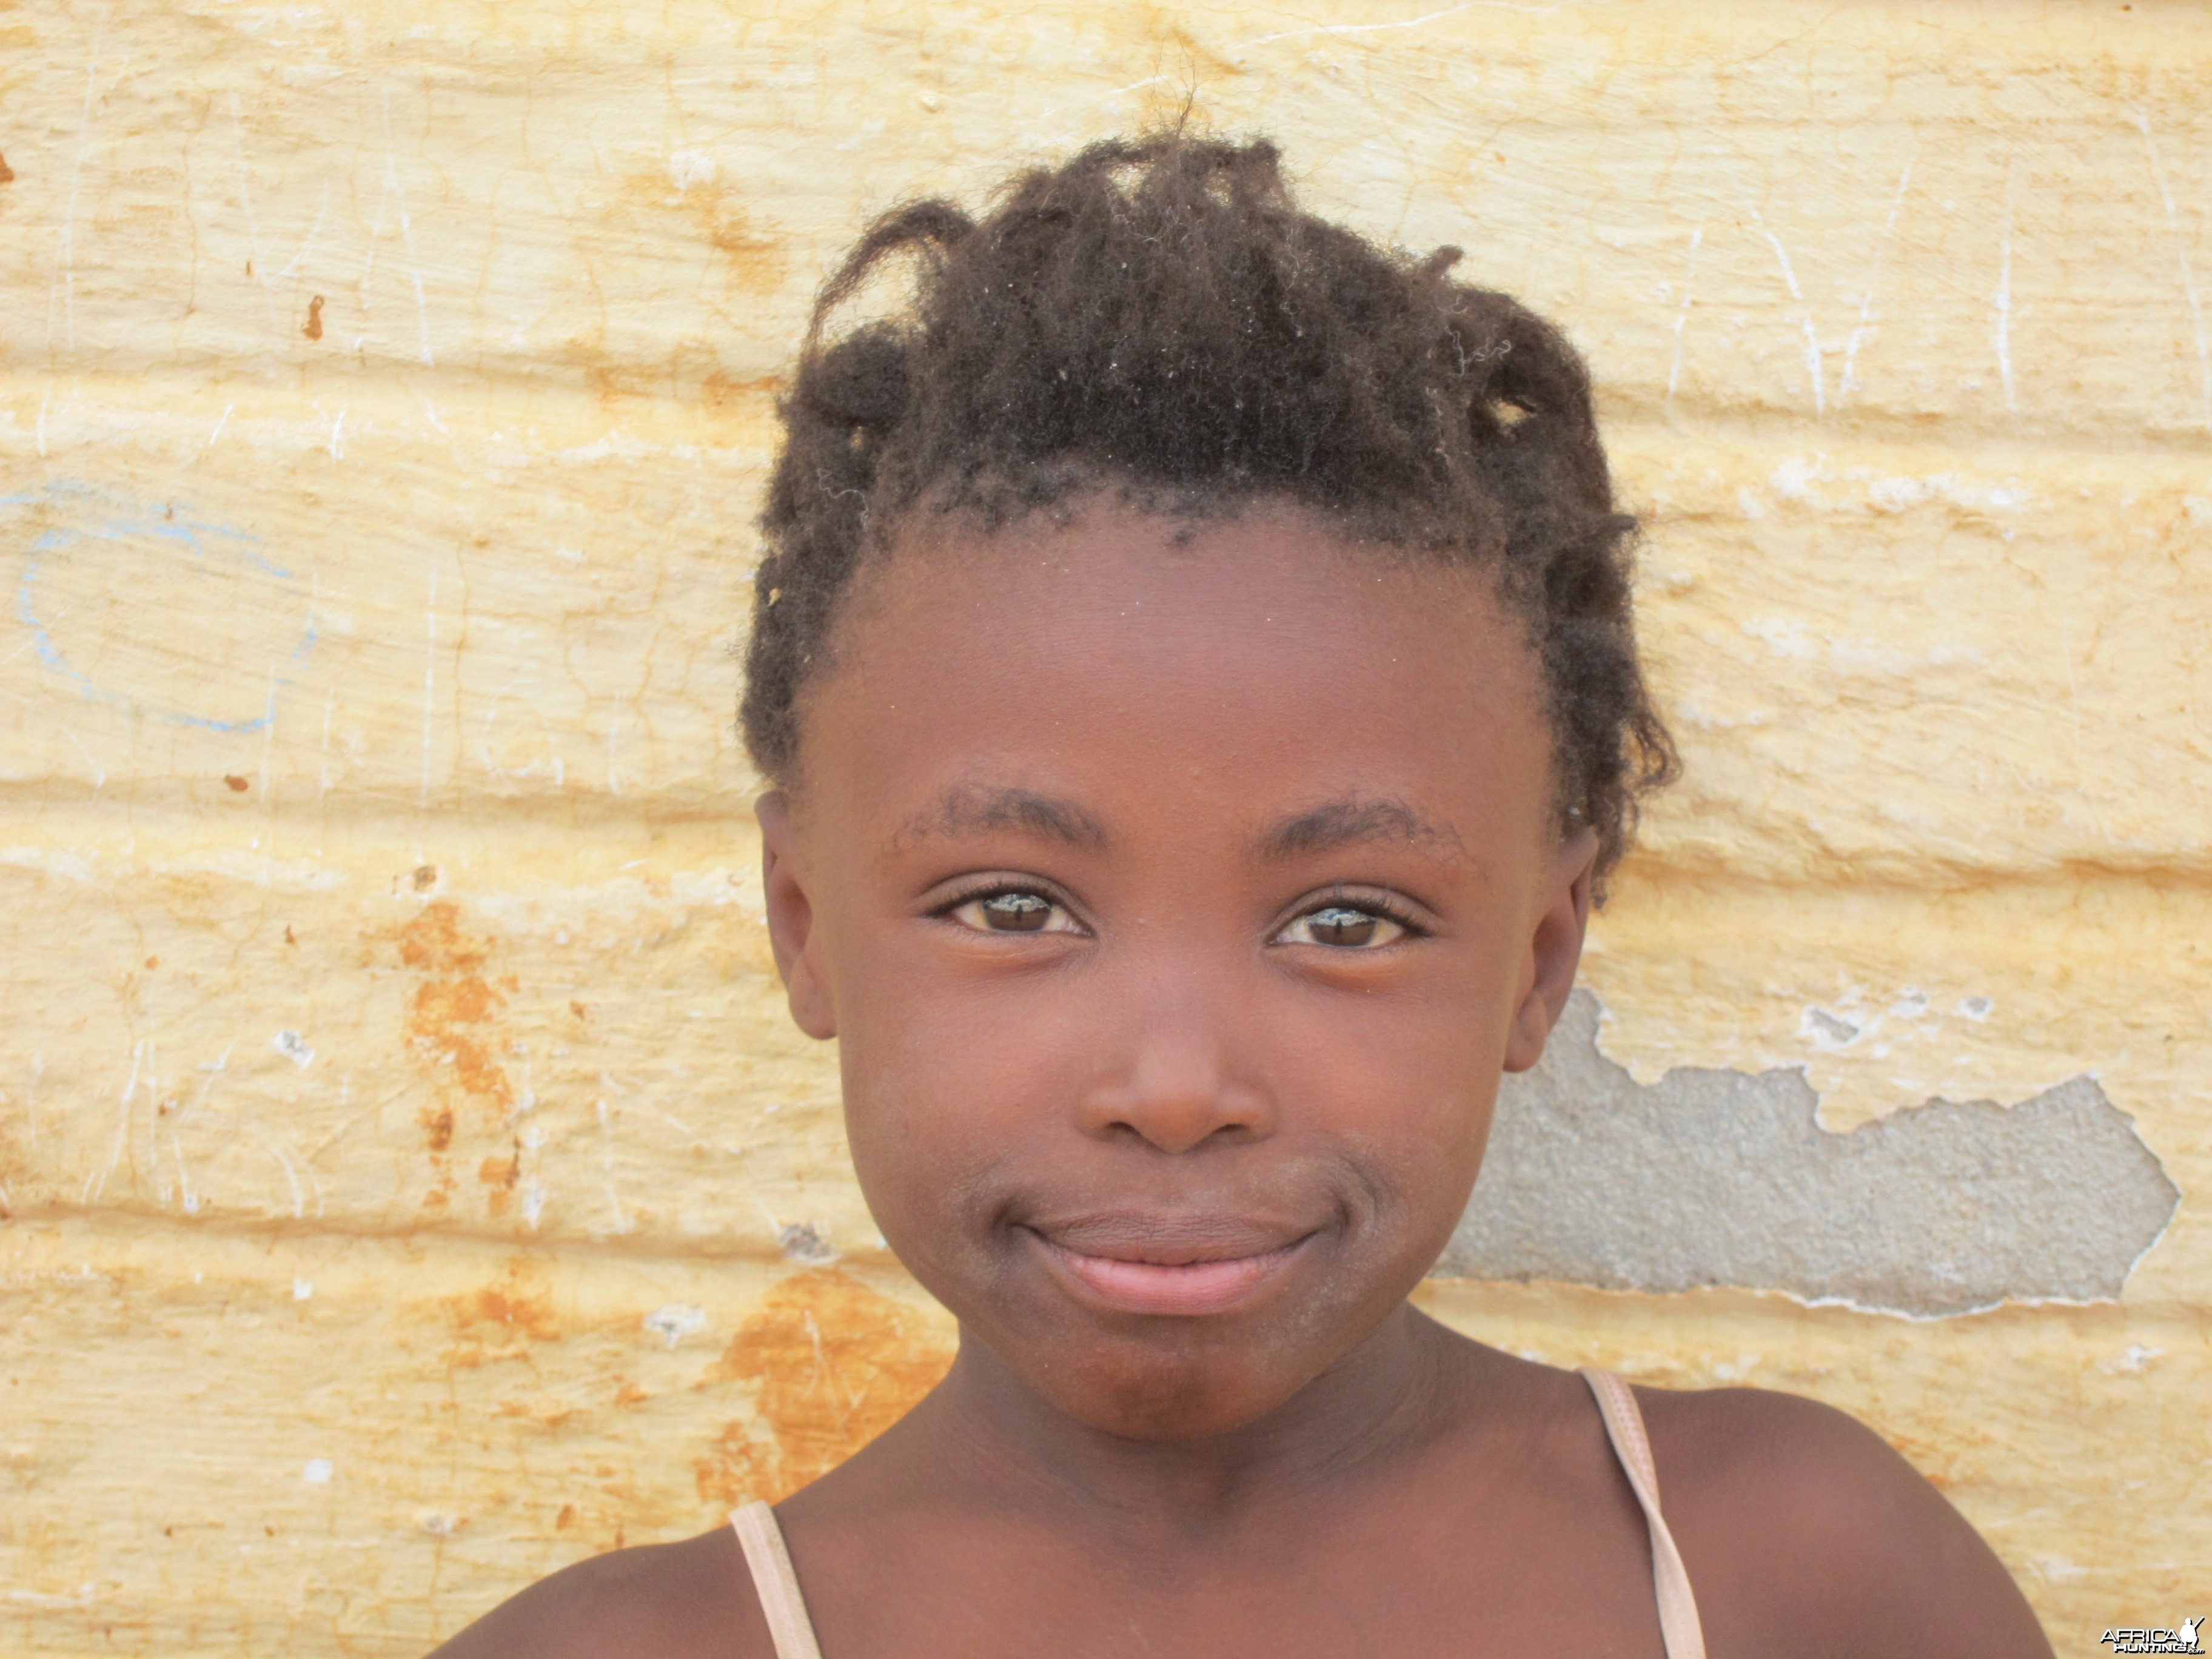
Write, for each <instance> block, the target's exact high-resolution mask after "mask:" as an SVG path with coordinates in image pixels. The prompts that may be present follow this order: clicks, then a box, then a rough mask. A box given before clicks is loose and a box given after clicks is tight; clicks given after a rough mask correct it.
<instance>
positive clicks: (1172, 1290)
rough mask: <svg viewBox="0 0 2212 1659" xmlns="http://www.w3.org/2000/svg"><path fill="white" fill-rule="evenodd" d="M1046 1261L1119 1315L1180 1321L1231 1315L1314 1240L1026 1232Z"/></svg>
mask: <svg viewBox="0 0 2212 1659" xmlns="http://www.w3.org/2000/svg"><path fill="white" fill-rule="evenodd" d="M1027 1231H1030V1234H1031V1236H1032V1237H1035V1238H1036V1240H1037V1242H1038V1243H1040V1244H1042V1246H1043V1247H1044V1250H1045V1253H1046V1255H1048V1257H1049V1258H1050V1259H1051V1260H1052V1261H1054V1263H1055V1264H1056V1265H1057V1266H1059V1267H1060V1268H1061V1269H1062V1270H1063V1271H1064V1272H1065V1273H1066V1274H1067V1275H1068V1276H1069V1277H1070V1278H1072V1279H1074V1280H1075V1282H1076V1283H1077V1285H1079V1286H1080V1287H1081V1288H1082V1290H1083V1291H1085V1293H1086V1298H1085V1299H1087V1300H1092V1301H1096V1302H1098V1303H1103V1304H1105V1305H1106V1306H1108V1307H1109V1308H1112V1309H1114V1310H1116V1311H1118V1312H1122V1313H1138V1314H1153V1315H1167V1316H1183V1317H1190V1316H1197V1315H1203V1314H1218V1313H1228V1312H1231V1311H1232V1310H1235V1309H1236V1308H1237V1307H1238V1306H1239V1305H1240V1304H1244V1303H1247V1302H1249V1301H1251V1300H1252V1299H1253V1298H1254V1297H1256V1296H1258V1295H1259V1294H1260V1293H1261V1291H1264V1290H1265V1289H1266V1287H1267V1285H1269V1284H1270V1283H1271V1282H1273V1280H1274V1279H1277V1278H1279V1276H1280V1275H1281V1274H1282V1273H1283V1272H1284V1270H1285V1269H1286V1268H1287V1267H1289V1266H1290V1265H1291V1261H1293V1260H1294V1259H1295V1258H1296V1257H1297V1255H1299V1254H1300V1253H1301V1252H1302V1251H1303V1250H1304V1248H1305V1246H1306V1244H1307V1243H1309V1242H1310V1240H1311V1239H1312V1237H1314V1235H1312V1234H1311V1233H1308V1234H1305V1235H1304V1236H1303V1237H1297V1238H1294V1239H1292V1240H1291V1241H1290V1242H1289V1243H1284V1244H1277V1245H1273V1246H1272V1247H1270V1248H1265V1249H1249V1248H1242V1247H1240V1246H1239V1244H1237V1243H1230V1242H1228V1241H1220V1240H1217V1241H1211V1242H1201V1241H1199V1240H1195V1239H1182V1240H1177V1239H1176V1238H1174V1237H1158V1238H1152V1239H1145V1240H1141V1241H1139V1240H1138V1239H1135V1238H1129V1239H1127V1240H1121V1239H1116V1240H1113V1241H1111V1242H1109V1241H1108V1240H1105V1239H1100V1240H1097V1242H1095V1243H1094V1242H1093V1241H1092V1240H1091V1239H1090V1238H1086V1237H1081V1235H1082V1233H1083V1232H1084V1231H1088V1230H1082V1229H1079V1230H1075V1231H1076V1233H1077V1237H1079V1238H1081V1243H1082V1244H1083V1245H1088V1246H1089V1248H1088V1249H1085V1248H1081V1247H1079V1244H1077V1243H1071V1242H1068V1240H1067V1238H1066V1236H1063V1237H1051V1236H1050V1235H1048V1234H1047V1233H1044V1232H1042V1231H1037V1230H1035V1229H1030V1230H1027Z"/></svg>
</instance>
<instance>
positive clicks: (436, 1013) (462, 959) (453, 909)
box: [398, 871, 521, 1215]
mask: <svg viewBox="0 0 2212 1659" xmlns="http://www.w3.org/2000/svg"><path fill="white" fill-rule="evenodd" d="M421 873H422V872H419V871H418V872H416V874H417V876H418V877H419V876H420V875H421ZM432 878H433V879H434V880H435V872H433V877H432ZM419 885H420V882H419V881H418V886H419ZM398 943H399V959H400V961H401V962H402V963H404V964H405V965H406V966H407V967H408V968H410V969H413V970H414V971H415V972H416V973H418V974H420V975H422V980H421V981H420V982H419V983H418V984H417V985H416V987H415V992H414V994H413V995H412V996H411V997H410V999H409V1000H408V1003H407V1012H406V1014H405V1017H404V1021H403V1030H404V1032H405V1034H406V1038H407V1042H408V1046H409V1047H410V1048H412V1049H413V1050H414V1052H415V1054H416V1058H417V1059H418V1060H421V1062H422V1064H423V1066H425V1067H426V1068H428V1071H429V1073H430V1076H431V1078H432V1079H433V1082H434V1085H435V1091H436V1092H435V1096H434V1097H433V1098H432V1099H431V1100H430V1101H429V1102H428V1103H426V1104H425V1105H424V1106H423V1107H422V1109H421V1110H420V1111H419V1112H417V1114H416V1118H417V1121H419V1122H420V1123H421V1124H422V1134H423V1144H424V1146H425V1147H426V1148H427V1150H428V1152H429V1153H430V1155H431V1162H432V1166H433V1168H434V1169H435V1171H436V1179H435V1182H434V1184H433V1185H432V1187H431V1188H430V1190H429V1192H428V1193H427V1194H424V1196H423V1200H422V1201H423V1204H424V1206H426V1207H428V1208H429V1209H433V1210H444V1209H447V1207H449V1206H451V1204H452V1202H453V1167H452V1164H451V1161H450V1160H449V1158H447V1153H449V1152H451V1151H452V1150H453V1140H454V1137H455V1135H456V1134H457V1133H459V1132H460V1130H461V1128H462V1127H463V1125H464V1122H465V1121H473V1122H474V1123H476V1124H477V1125H478V1126H481V1127H488V1128H492V1129H495V1130H498V1131H501V1133H505V1131H506V1129H507V1121H508V1118H509V1116H510V1115H511V1114H512V1112H513V1109H514V1085H513V1083H512V1082H511V1081H509V1079H508V1078H507V1073H506V1071H505V1069H504V1068H503V1067H501V1065H500V1063H499V1061H498V1060H496V1059H495V1057H494V1056H495V1052H496V1049H497V1046H498V1043H499V1041H500V1036H499V1030H500V1015H501V1011H502V1010H503V1009H504V1008H505V1007H506V1006H507V997H506V996H505V995H504V994H502V993H506V992H512V991H513V990H514V989H515V988H516V987H517V983H518V981H516V979H515V976H514V975H512V974H507V975H503V976H501V978H500V979H499V980H498V981H497V982H496V983H495V982H494V981H493V980H492V979H491V978H490V976H489V963H490V961H491V955H492V951H493V950H494V949H495V947H496V946H497V945H498V943H499V941H498V940H497V939H492V938H490V937H488V936H479V935H477V934H474V933H470V932H468V931H467V930H466V929H465V928H464V927H462V926H461V921H460V907H459V905H457V904H456V903H454V902H453V901H452V900H451V899H435V900H433V901H431V902H429V903H428V904H426V905H424V906H423V907H422V914H421V915H417V916H416V918H415V920H414V921H410V923H408V924H407V926H406V927H403V928H402V929H400V931H399V934H398ZM464 1114H465V1117H464ZM506 1139H507V1147H506V1149H505V1152H503V1153H495V1154H494V1155H493V1156H491V1157H489V1158H485V1159H484V1160H483V1163H482V1164H480V1165H479V1166H478V1168H477V1179H478V1181H479V1182H481V1183H482V1184H483V1186H484V1187H486V1188H489V1196H488V1205H489V1209H490V1212H491V1213H492V1214H494V1215H503V1214H504V1213H506V1212H507V1208H508V1207H509V1206H510V1204H511V1203H512V1200H513V1188H514V1185H515V1182H516V1181H517V1180H518V1179H519V1178H520V1175H521V1150H520V1146H518V1145H516V1143H515V1142H514V1140H513V1136H512V1135H511V1134H508V1135H506Z"/></svg>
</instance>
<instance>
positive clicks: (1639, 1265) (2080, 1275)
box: [1437, 991, 2181, 1318]
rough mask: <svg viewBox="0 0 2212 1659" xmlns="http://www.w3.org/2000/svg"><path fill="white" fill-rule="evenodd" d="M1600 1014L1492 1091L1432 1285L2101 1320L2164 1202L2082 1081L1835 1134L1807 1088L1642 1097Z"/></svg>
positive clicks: (1726, 1076)
mask: <svg viewBox="0 0 2212 1659" xmlns="http://www.w3.org/2000/svg"><path fill="white" fill-rule="evenodd" d="M1600 1014H1601V1009H1600V1007H1599V1005H1598V1001H1597V999H1596V998H1595V996H1593V995H1592V994H1590V993H1589V992H1588V991H1577V992H1576V993H1575V994H1574V995H1573V997H1572V998H1571V1000H1569V1002H1568V1005H1567V1012H1566V1015H1565V1018H1564V1019H1563V1020H1562V1021H1561V1022H1560V1024H1559V1029H1558V1030H1556V1031H1555V1032H1553V1036H1552V1042H1551V1044H1550V1047H1549V1048H1547V1050H1546V1052H1545V1056H1544V1060H1543V1063H1542V1064H1541V1065H1540V1066H1538V1067H1537V1068H1536V1069H1535V1070H1534V1071H1532V1072H1530V1073H1527V1074H1526V1075H1525V1076H1522V1077H1518V1078H1509V1079H1507V1080H1506V1086H1505V1089H1504V1091H1503V1093H1502V1094H1501V1096H1500V1097H1499V1100H1498V1120H1497V1125H1496V1127H1495V1128H1494V1129H1493V1130H1492V1135H1491V1143H1490V1152H1489V1156H1488V1158H1487V1160H1486V1162H1485V1164H1484V1165H1483V1171H1482V1178H1481V1179H1480V1181H1479V1182H1477V1183H1476V1185H1475V1190H1474V1200H1472V1201H1471V1202H1470V1203H1469V1205H1468V1211H1467V1214H1466V1216H1465V1217H1464V1218H1462V1220H1461V1222H1460V1225H1459V1227H1458V1230H1457V1231H1455V1233H1454V1234H1453V1235H1452V1242H1451V1244H1450V1246H1449V1249H1447V1250H1446V1251H1445V1253H1444V1256H1443V1261H1441V1262H1439V1263H1438V1265H1437V1273H1439V1274H1444V1275H1453V1276H1461V1277H1466V1278H1470V1279H1559V1280H1565V1281H1568V1282H1570V1283H1574V1284H1582V1285H1595V1286H1597V1287H1599V1288H1600V1289H1604V1290H1620V1291H1686V1290H1692V1289H1697V1288H1699V1287H1703V1286H1708V1285H1733V1286H1737V1287H1740V1288H1743V1289H1747V1290H1766V1291H1784V1292H1785V1293H1787V1294H1788V1295H1790V1296H1794V1297H1799V1298H1800V1299H1802V1300H1803V1301H1807V1302H1812V1303H1842V1304H1848V1305H1850V1306H1853V1307H1857V1308H1862V1309H1866V1310H1874V1311H1879V1312H1883V1313H1894V1314H1904V1315H1907V1316H1914V1317H1920V1318H1928V1317H1941V1316H1948V1315H1954V1314H1964V1313H1972V1312H1975V1311H1977V1310H1982V1309H1986V1308H1993V1307H1996V1306H1997V1305H1999V1304H2002V1303H2006V1302H2074V1303H2089V1302H2112V1301H2117V1300H2118V1297H2119V1295H2120V1291H2121V1289H2122V1287H2123V1286H2124V1285H2125V1284H2126V1282H2127V1278H2128V1274H2129V1272H2130V1270H2131V1269H2132V1268H2133V1267H2134V1266H2135V1264H2136V1261H2138V1260H2139V1259H2141V1257H2142V1255H2143V1254H2144V1252H2146V1251H2147V1250H2148V1249H2150V1247H2151V1246H2152V1245H2153V1244H2154V1243H2156V1242H2157V1240H2158V1238H2159V1237H2160V1234H2161V1233H2162V1232H2163V1231H2165V1228H2166V1223H2167V1222H2168V1221H2169V1220H2170V1219H2171V1218H2172V1215H2173V1212H2174V1209H2175V1206H2177V1205H2178V1204H2179V1201H2180V1196H2181V1194H2180V1190H2179V1188H2177V1187H2176V1186H2175V1185H2174V1183H2173V1182H2172V1180H2171V1179H2170V1178H2169V1177H2168V1176H2167V1175H2166V1170H2165V1169H2164V1168H2163V1166H2161V1165H2160V1163H2159V1161H2158V1158H2156V1157H2155V1156H2154V1154H2153V1153H2152V1152H2151V1150H2150V1149H2149V1148H2148V1146H2144V1145H2143V1143H2142V1139H2141V1138H2140V1137H2138V1136H2137V1135H2136V1132H2135V1126H2134V1121H2133V1120H2132V1119H2130V1117H2129V1116H2128V1115H2126V1114H2125V1113H2124V1112H2122V1111H2120V1110H2119V1109H2118V1108H2116V1107H2115V1106H2114V1105H2113V1104H2112V1102H2111V1101H2109V1100H2107V1099H2106V1097H2105V1092H2104V1091H2103V1089H2101V1088H2100V1086H2099V1085H2097V1083H2096V1082H2095V1081H2094V1080H2093V1079H2090V1078H2087V1077H2077V1078H2074V1079H2069V1080H2068V1081H2067V1082H2064V1083H2062V1084H2060V1085H2057V1087H2056V1088H2052V1089H2047V1090H2045V1091H2043V1092H2042V1093H2041V1094H2039V1095H2037V1096H2036V1097H2034V1098H2033V1099H2032V1100H2028V1101H2024V1102H2022V1103H2020V1104H2019V1105H2016V1106H2011V1107H2000V1106H1997V1105H1995V1104H1993V1103H1990V1102H1988V1101H1968V1102H1964V1103H1961V1102H1957V1101H1948V1100H1931V1101H1929V1102H1928V1103H1925V1104H1924V1105H1920V1106H1914V1107H1909V1108H1907V1109H1904V1110H1902V1111H1899V1112H1895V1113H1893V1114H1891V1115H1889V1116H1887V1117H1884V1118H1879V1119H1876V1120H1875V1121H1871V1122H1868V1123H1863V1124H1861V1125H1860V1126H1859V1127H1857V1128H1856V1129H1854V1130H1852V1131H1851V1132H1850V1133H1848V1134H1832V1133H1828V1132H1827V1131H1826V1130H1824V1129H1822V1128H1821V1127H1820V1122H1819V1118H1818V1113H1819V1109H1820V1097H1818V1096H1817V1095H1816V1094H1814V1091H1813V1090H1812V1088H1811V1086H1810V1085H1808V1084H1807V1082H1806V1081H1805V1078H1804V1075H1803V1073H1802V1072H1798V1071H1795V1070H1791V1071H1769V1072H1762V1073H1755V1074H1754V1073H1747V1072H1731V1071H1711V1070H1704V1069H1699V1068H1694V1067H1687V1066H1684V1067H1678V1068H1676V1069H1675V1070H1673V1071H1670V1072H1668V1073H1667V1074H1666V1076H1664V1077H1663V1078H1662V1079H1660V1080H1659V1081H1658V1082H1657V1083H1656V1084H1651V1085H1644V1084H1640V1083H1638V1082H1637V1081H1636V1079H1634V1078H1633V1077H1632V1076H1631V1075H1630V1074H1629V1073H1628V1071H1627V1069H1626V1067H1624V1066H1619V1065H1616V1064H1615V1063H1614V1062H1613V1060H1609V1059H1607V1057H1606V1056H1605V1055H1604V1054H1601V1052H1600V1051H1599V1049H1598V1046H1597V1028H1598V1019H1599V1017H1600Z"/></svg>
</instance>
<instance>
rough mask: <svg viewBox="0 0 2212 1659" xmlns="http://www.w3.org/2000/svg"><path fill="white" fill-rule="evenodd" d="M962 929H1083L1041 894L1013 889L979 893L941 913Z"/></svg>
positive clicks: (1067, 931)
mask: <svg viewBox="0 0 2212 1659" xmlns="http://www.w3.org/2000/svg"><path fill="white" fill-rule="evenodd" d="M944 914H945V915H947V916H949V917H951V919H952V920H953V921H957V922H958V923H959V924H960V925H961V926H962V927H972V928H974V929H975V931H976V932H977V933H1080V932H1082V931H1083V930H1082V929H1081V928H1080V927H1079V926H1077V924H1076V921H1075V918H1074V917H1073V916H1072V915H1068V913H1067V908H1066V906H1065V905H1060V904H1055V903H1054V902H1052V901H1051V900H1050V899H1048V898H1047V897H1046V896H1044V895H1043V894H1042V893H1035V892H1030V891H1028V890H1024V889H1019V888H1017V889H1014V890H1011V891H1006V892H1000V893H982V894H979V895H977V896H975V897H974V898H971V899H967V900H963V902H960V903H958V904H956V905H954V906H953V907H952V908H951V909H949V910H947V911H945V912H944Z"/></svg>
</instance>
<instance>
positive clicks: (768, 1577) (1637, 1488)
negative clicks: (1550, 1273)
mask: <svg viewBox="0 0 2212 1659" xmlns="http://www.w3.org/2000/svg"><path fill="white" fill-rule="evenodd" d="M1582 1376H1583V1381H1584V1382H1585V1383H1589V1389H1590V1393H1591V1394H1593V1395H1595V1396H1596V1398H1597V1408H1598V1411H1599V1413H1601V1415H1602V1416H1603V1417H1604V1419H1605V1432H1606V1437H1607V1439H1608V1440H1610V1441H1611V1442H1612V1443H1613V1455H1614V1456H1616V1457H1618V1458H1619V1459H1620V1467H1621V1468H1622V1470H1623V1471H1624V1472H1625V1473H1626V1474H1627V1476H1628V1484H1629V1486H1630V1487H1631V1489H1632V1490H1633V1491H1634V1492H1635V1493H1636V1501H1637V1502H1638V1504H1641V1505H1643V1508H1644V1524H1645V1526H1646V1527H1647V1528H1649V1529H1650V1534H1651V1581H1652V1586H1653V1589H1655V1590H1656V1593H1657V1595H1658V1600H1659V1633H1660V1636H1661V1637H1662V1639H1663V1640H1664V1641H1665V1643H1666V1646H1667V1659H1705V1632H1704V1630H1703V1628H1702V1627H1701V1626H1699V1622H1698V1602H1697V1598H1696V1597H1695V1596H1694V1595H1692V1594H1691V1591H1690V1575H1689V1574H1688V1573H1687V1572H1686V1571H1684V1570H1683V1566H1682V1556H1681V1553H1680V1551H1679V1550H1677V1549H1676V1548H1675V1547H1674V1534H1672V1533H1670V1532H1668V1530H1667V1521H1666V1517H1665V1516H1662V1514H1660V1512H1659V1469H1658V1466H1657V1465H1656V1463H1654V1462H1652V1459H1651V1443H1650V1439H1649V1438H1648V1437H1646V1436H1645V1434H1644V1413H1643V1412H1642V1411H1641V1410H1639V1409H1638V1407H1637V1404H1636V1396H1635V1395H1634V1394H1633V1393H1632V1392H1631V1391H1630V1389H1629V1387H1628V1384H1627V1383H1624V1382H1622V1381H1621V1380H1620V1378H1619V1377H1618V1376H1614V1375H1613V1373H1612V1372H1611V1371H1603V1370H1598V1369H1597V1368H1596V1367H1595V1366H1584V1367H1583V1372H1582ZM730 1525H731V1526H732V1528H734V1529H735V1530H736V1532H737V1534H738V1547H739V1548H741V1549H742V1550H744V1557H745V1565H746V1567H747V1568H748V1569H749V1570H750V1571H751V1573H752V1578H753V1589H754V1590H755V1592H756V1593H757V1594H758V1595H759V1597H760V1605H761V1613H762V1614H763V1616H764V1617H765V1618H766V1619H767V1620H768V1628H769V1635H770V1636H771V1637H772V1638H774V1639H775V1656H776V1659H822V1650H821V1648H820V1647H819V1646H817V1644H816V1643H815V1640H814V1623H813V1620H811V1619H809V1618H808V1617H807V1613H806V1596H805V1593H804V1592H803V1591H801V1590H800V1589H799V1575H798V1573H797V1572H796V1571H793V1567H792V1565H791V1552H790V1550H789V1549H788V1548H787V1547H786V1546H785V1544H784V1541H783V1528H781V1526H780V1525H778V1524H777V1522H776V1518H775V1510H772V1509H770V1508H769V1506H768V1505H767V1504H762V1503H751V1504H745V1505H744V1507H743V1508H741V1509H737V1510H732V1511H731V1512H730Z"/></svg>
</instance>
